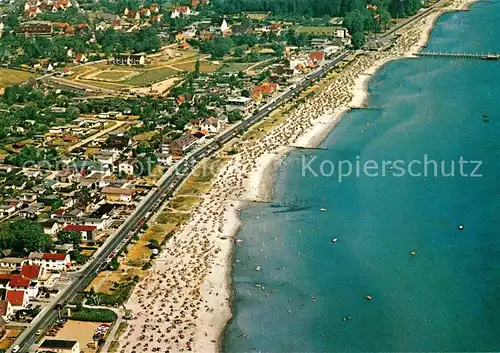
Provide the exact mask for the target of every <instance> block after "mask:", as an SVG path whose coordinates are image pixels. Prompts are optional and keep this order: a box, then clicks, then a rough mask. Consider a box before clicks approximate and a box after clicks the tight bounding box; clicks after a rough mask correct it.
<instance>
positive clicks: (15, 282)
mask: <svg viewBox="0 0 500 353" xmlns="http://www.w3.org/2000/svg"><path fill="white" fill-rule="evenodd" d="M29 286H30V279H29V278H26V277H23V276H22V275H12V278H11V279H10V282H9V286H8V289H23V290H27V289H28V287H29Z"/></svg>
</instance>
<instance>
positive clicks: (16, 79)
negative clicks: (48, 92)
mask: <svg viewBox="0 0 500 353" xmlns="http://www.w3.org/2000/svg"><path fill="white" fill-rule="evenodd" d="M30 77H37V75H35V74H33V73H30V72H26V71H20V70H12V69H7V68H4V67H1V68H0V87H7V86H10V85H15V84H18V83H21V82H24V81H27V80H28V79H29V78H30Z"/></svg>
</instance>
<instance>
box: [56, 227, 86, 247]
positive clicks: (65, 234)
mask: <svg viewBox="0 0 500 353" xmlns="http://www.w3.org/2000/svg"><path fill="white" fill-rule="evenodd" d="M57 240H58V241H59V242H60V243H61V244H73V246H74V247H75V248H78V247H79V246H80V243H81V242H82V233H81V232H76V231H65V230H62V231H60V232H59V233H57Z"/></svg>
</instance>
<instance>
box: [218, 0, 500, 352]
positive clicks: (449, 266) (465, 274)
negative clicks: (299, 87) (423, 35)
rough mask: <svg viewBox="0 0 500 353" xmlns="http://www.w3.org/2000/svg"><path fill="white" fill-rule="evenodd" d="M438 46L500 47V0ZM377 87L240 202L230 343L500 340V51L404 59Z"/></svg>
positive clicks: (285, 347) (446, 345)
mask: <svg viewBox="0 0 500 353" xmlns="http://www.w3.org/2000/svg"><path fill="white" fill-rule="evenodd" d="M425 50H426V51H429V52H435V51H442V52H455V53H457V52H470V53H487V52H496V53H499V52H500V2H499V1H496V0H493V1H489V2H479V3H476V4H474V5H473V6H472V7H471V10H470V11H462V12H454V13H447V14H444V15H443V16H441V17H440V18H439V20H438V21H437V22H436V25H435V28H434V29H433V31H432V33H431V38H430V41H429V43H428V46H427V48H426V49H425ZM368 90H369V100H368V108H367V109H358V110H351V111H349V112H348V113H346V114H345V115H344V117H343V119H342V120H341V122H340V123H339V124H338V125H337V127H336V128H335V129H334V130H333V131H331V133H330V134H329V136H328V137H327V138H326V140H325V141H324V142H323V143H322V144H321V146H319V147H320V148H321V149H318V150H301V151H294V152H292V153H290V154H289V155H288V156H287V157H286V158H285V159H284V161H283V163H282V165H281V167H280V168H279V171H278V174H277V178H276V183H275V185H274V198H273V200H272V202H271V203H266V204H256V205H253V206H252V207H250V208H248V209H246V210H244V211H242V213H241V218H242V221H243V225H242V227H241V230H240V231H239V234H238V235H237V238H238V239H240V240H241V242H240V243H237V244H236V245H235V252H234V257H233V271H232V286H233V290H234V295H233V302H232V305H233V308H232V310H233V318H232V320H231V321H230V322H229V323H228V325H227V327H226V330H225V332H224V337H223V342H222V347H221V350H222V351H223V352H227V353H229V352H340V351H341V352H381V351H384V352H410V351H411V352H430V351H432V352H451V351H460V352H465V351H467V352H477V351H497V352H498V351H500V231H499V229H500V177H499V176H500V61H494V60H492V61H489V60H479V59H450V58H420V59H404V60H396V61H393V62H391V63H389V64H387V65H385V66H384V67H383V68H382V69H380V70H379V71H378V72H377V73H376V75H374V76H373V78H372V80H371V81H370V83H369V88H368ZM388 161H390V162H391V161H392V162H393V164H390V163H388ZM395 161H399V162H398V163H395ZM357 162H358V165H359V166H360V168H356V167H357V166H356V163H357ZM384 162H385V163H386V164H385V166H382V164H383V163H384ZM367 164H368V167H366V165H367ZM349 166H351V167H352V168H353V171H352V173H350V175H349V176H347V174H349V173H348V172H349ZM452 166H453V167H452ZM356 169H358V170H359V172H356ZM339 171H341V172H342V177H339V176H340V174H339Z"/></svg>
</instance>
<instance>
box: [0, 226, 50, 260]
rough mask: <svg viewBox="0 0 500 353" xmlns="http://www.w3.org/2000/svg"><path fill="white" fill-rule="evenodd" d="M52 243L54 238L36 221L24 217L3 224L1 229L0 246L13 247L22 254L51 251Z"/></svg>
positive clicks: (12, 248)
mask: <svg viewBox="0 0 500 353" xmlns="http://www.w3.org/2000/svg"><path fill="white" fill-rule="evenodd" d="M52 245H53V244H52V238H51V237H50V235H48V234H45V233H44V231H43V228H42V226H41V225H40V224H39V223H38V222H36V221H31V220H27V219H22V220H18V221H14V222H12V223H9V224H3V225H2V227H1V229H0V247H1V248H2V249H11V250H13V251H14V252H15V253H16V254H18V255H20V256H24V255H27V254H29V253H30V252H32V251H42V252H46V251H49V250H50V249H51V248H52Z"/></svg>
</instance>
